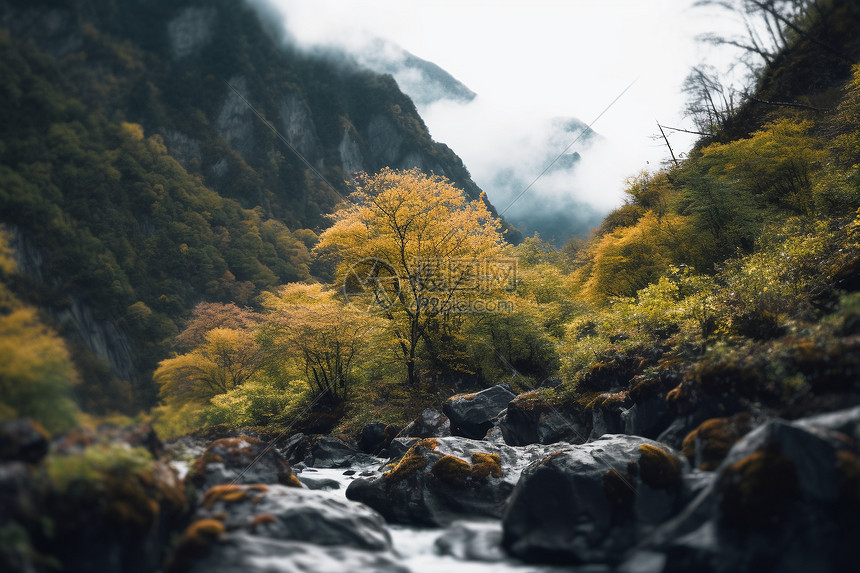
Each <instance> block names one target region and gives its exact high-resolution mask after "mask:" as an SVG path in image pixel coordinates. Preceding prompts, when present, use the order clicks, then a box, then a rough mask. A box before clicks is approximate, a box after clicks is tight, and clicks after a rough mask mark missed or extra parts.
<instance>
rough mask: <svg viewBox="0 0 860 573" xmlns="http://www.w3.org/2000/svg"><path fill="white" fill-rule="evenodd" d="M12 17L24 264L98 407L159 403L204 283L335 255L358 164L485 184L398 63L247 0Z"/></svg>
mask: <svg viewBox="0 0 860 573" xmlns="http://www.w3.org/2000/svg"><path fill="white" fill-rule="evenodd" d="M0 23H2V30H0V32H1V33H0V72H2V77H3V82H2V87H0V125H2V130H3V133H2V143H0V223H3V224H5V226H6V228H7V229H8V230H10V231H11V234H12V239H13V246H14V247H16V250H17V256H18V266H19V270H20V271H21V272H20V273H19V275H18V276H17V278H16V279H15V281H14V282H15V284H17V287H16V289H17V292H18V294H20V296H22V298H24V299H25V300H27V301H28V302H30V303H32V304H34V305H35V306H37V307H39V308H41V309H43V310H44V311H45V313H46V315H47V316H50V317H52V320H53V321H54V322H55V323H56V326H57V328H58V329H59V330H60V331H61V332H62V333H63V334H64V335H65V336H66V338H67V340H69V341H70V343H71V344H72V346H73V354H75V356H76V359H77V363H78V366H79V368H80V370H81V371H82V373H83V378H84V379H85V381H86V384H87V385H88V388H89V389H88V390H84V391H82V392H83V393H84V394H87V395H88V396H96V395H98V396H100V400H101V403H100V404H94V405H93V404H90V405H89V406H91V408H90V409H91V410H93V411H97V410H100V409H102V408H104V409H109V408H124V407H125V408H133V407H135V405H140V404H144V403H151V401H152V400H153V398H154V396H153V388H152V386H149V385H146V384H148V383H147V382H144V381H146V380H148V377H149V373H150V372H151V371H152V369H153V368H154V366H155V364H156V363H157V362H158V361H159V360H161V359H163V358H164V357H165V352H166V348H167V344H168V341H169V340H170V339H171V338H172V337H173V336H174V335H175V334H176V332H177V329H178V328H180V327H181V325H182V323H183V321H184V320H185V318H186V317H187V316H188V313H189V312H190V309H191V308H192V307H193V306H194V305H195V304H197V303H198V302H200V301H201V300H208V301H225V302H226V301H235V302H237V303H239V304H249V303H250V302H251V301H252V300H253V299H254V297H255V296H256V294H257V293H259V292H260V291H261V290H264V289H268V288H273V287H274V286H275V285H277V284H281V283H285V282H290V281H296V280H307V279H310V278H311V276H312V274H313V273H324V272H325V270H324V269H315V268H313V267H312V266H311V261H310V257H309V255H308V249H309V248H311V247H312V246H313V244H314V241H315V237H316V233H318V232H319V231H320V230H321V229H323V228H325V227H326V226H327V225H328V224H329V220H328V219H327V215H328V214H329V213H331V212H332V211H333V210H334V209H335V208H336V206H337V205H338V204H339V203H340V202H341V201H342V200H343V199H342V198H343V197H344V196H345V195H346V194H348V193H349V186H348V184H347V183H346V180H348V179H350V177H351V174H352V173H353V172H355V171H359V170H367V171H371V172H372V171H376V170H378V169H380V168H382V167H386V166H388V167H392V168H411V167H418V168H420V169H422V170H424V171H427V172H430V171H432V172H434V173H437V174H440V175H445V176H447V177H448V178H449V179H450V180H452V181H453V182H454V183H455V184H456V185H457V186H458V187H460V188H462V189H463V190H464V191H465V193H466V194H467V195H468V196H469V197H472V198H478V197H479V196H480V193H481V190H480V189H479V188H478V186H477V185H476V184H475V183H474V181H472V179H471V177H470V175H469V172H468V171H467V170H466V168H465V166H464V165H463V162H462V161H461V160H460V158H459V157H457V155H455V154H454V152H453V151H452V150H451V149H449V148H448V147H447V146H445V145H443V144H440V143H437V142H435V141H433V140H432V139H431V137H430V135H429V132H428V129H427V126H426V125H425V124H424V121H423V120H422V118H421V117H420V116H419V115H418V112H417V110H416V108H415V104H414V103H413V101H412V100H411V99H410V97H408V96H407V95H405V94H404V93H403V92H402V91H401V90H400V89H399V87H398V85H397V83H396V82H395V80H394V79H392V77H391V76H389V75H381V74H378V73H376V72H373V71H371V70H369V69H367V68H366V67H362V66H358V65H355V64H351V63H350V62H348V61H334V60H332V59H330V58H325V57H321V56H320V55H318V54H309V53H306V52H303V51H300V50H298V49H296V48H294V47H292V46H290V45H289V43H287V42H286V41H285V36H284V35H283V32H282V31H279V27H282V26H281V22H277V21H273V20H272V14H270V13H266V12H262V11H258V10H255V9H254V7H253V6H252V5H251V4H249V3H248V2H244V1H241V0H214V1H211V2H205V3H204V2H198V1H195V0H170V1H168V0H128V1H124V2H122V3H117V2H114V1H113V0H72V1H69V2H56V1H53V0H36V1H29V0H28V1H23V0H2V1H0ZM407 60H408V58H404V61H407ZM416 60H417V59H416ZM423 69H425V70H430V71H428V72H427V73H431V72H432V67H430V66H425V67H424V68H423ZM434 77H440V78H442V77H443V76H442V75H440V74H436V76H434ZM443 79H444V78H443ZM446 81H447V80H446ZM440 82H441V80H440ZM443 83H444V82H443ZM448 84H450V85H451V86H453V85H454V84H453V83H451V82H450V81H449V82H448ZM448 84H446V85H448ZM440 85H442V84H441V83H440ZM451 89H453V88H451ZM272 127H274V128H276V129H277V131H278V132H279V133H280V134H281V135H282V136H283V138H284V140H285V141H284V140H281V139H279V137H278V136H277V135H276V134H275V132H274V131H273V129H272Z"/></svg>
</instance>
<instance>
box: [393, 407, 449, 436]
mask: <svg viewBox="0 0 860 573" xmlns="http://www.w3.org/2000/svg"><path fill="white" fill-rule="evenodd" d="M450 435H451V422H450V421H449V420H448V418H447V417H445V415H444V414H442V412H440V411H439V410H435V409H433V408H426V409H424V411H423V412H421V413H420V414H418V417H417V418H415V419H414V420H412V421H411V422H410V423H409V424H407V425H406V427H404V428H403V429H402V430H400V433H399V434H397V437H398V438H444V437H447V436H450Z"/></svg>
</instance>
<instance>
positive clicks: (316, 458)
mask: <svg viewBox="0 0 860 573" xmlns="http://www.w3.org/2000/svg"><path fill="white" fill-rule="evenodd" d="M281 452H283V453H285V454H286V455H287V456H288V459H289V461H290V463H293V464H298V463H302V464H304V465H305V466H306V467H311V468H313V467H317V468H346V467H349V466H351V465H353V464H356V463H362V462H369V461H371V460H372V458H370V457H368V456H366V455H365V454H363V453H362V452H361V451H360V450H359V449H358V445H357V444H356V443H355V442H352V441H347V440H345V439H341V438H336V437H333V436H306V435H304V434H296V435H295V436H293V437H292V438H290V440H288V442H287V443H286V444H285V445H284V447H283V448H282V449H281Z"/></svg>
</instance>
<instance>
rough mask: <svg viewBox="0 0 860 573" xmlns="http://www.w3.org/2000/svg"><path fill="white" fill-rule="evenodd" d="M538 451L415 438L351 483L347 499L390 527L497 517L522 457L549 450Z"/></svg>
mask: <svg viewBox="0 0 860 573" xmlns="http://www.w3.org/2000/svg"><path fill="white" fill-rule="evenodd" d="M398 439H401V438H398ZM539 447H540V448H543V449H541V450H538V449H536V448H537V447H536V446H531V447H530V449H525V448H524V449H523V450H522V451H517V450H515V449H514V448H510V447H508V446H504V445H497V444H490V443H487V442H483V441H475V440H469V439H465V438H458V437H448V438H427V439H423V440H419V441H417V442H416V443H414V444H413V445H412V446H411V447H410V448H409V450H408V451H407V452H406V453H405V454H404V455H403V456H402V457H400V459H399V460H396V461H394V462H392V463H391V464H389V465H388V466H387V468H386V470H387V471H385V472H384V473H383V474H382V475H380V476H376V477H371V478H368V479H361V478H360V479H356V480H354V481H352V482H351V483H350V484H349V487H348V488H347V490H346V496H347V498H348V499H351V500H355V501H360V502H362V503H365V504H367V505H369V506H370V507H372V508H374V509H375V510H377V511H378V512H380V513H381V514H382V515H383V516H384V517H385V519H386V520H388V521H390V522H393V523H402V524H407V525H420V526H431V527H432V526H444V525H448V524H450V523H452V522H453V521H455V520H457V519H463V518H466V517H496V518H498V517H501V515H502V513H503V511H504V506H505V502H506V500H507V497H508V495H509V494H510V493H511V491H512V490H513V488H514V485H515V484H516V480H517V477H518V476H519V473H520V471H521V469H522V467H523V466H524V465H525V461H523V460H522V458H523V457H524V456H530V459H534V458H535V457H537V456H538V455H545V453H546V452H547V447H546V446H539Z"/></svg>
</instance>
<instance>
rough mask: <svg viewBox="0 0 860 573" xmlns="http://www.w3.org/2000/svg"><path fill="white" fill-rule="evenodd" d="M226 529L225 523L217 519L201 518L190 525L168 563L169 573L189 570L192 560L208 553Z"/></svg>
mask: <svg viewBox="0 0 860 573" xmlns="http://www.w3.org/2000/svg"><path fill="white" fill-rule="evenodd" d="M224 531H225V527H224V524H223V523H221V522H220V521H218V520H216V519H200V520H198V521H195V522H194V523H192V524H191V525H189V526H188V528H187V529H186V530H185V531H184V532H183V533H182V536H181V537H180V538H179V542H178V543H177V545H176V550H175V551H174V553H173V556H172V557H171V559H170V561H169V563H168V566H167V573H180V572H183V571H187V570H188V569H189V568H190V566H191V563H192V561H194V560H195V559H198V558H200V557H202V556H204V555H205V554H206V553H208V551H209V548H210V547H211V546H212V544H213V543H214V542H215V541H216V540H217V539H218V538H219V537H220V536H221V535H222V534H223V533H224Z"/></svg>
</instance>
